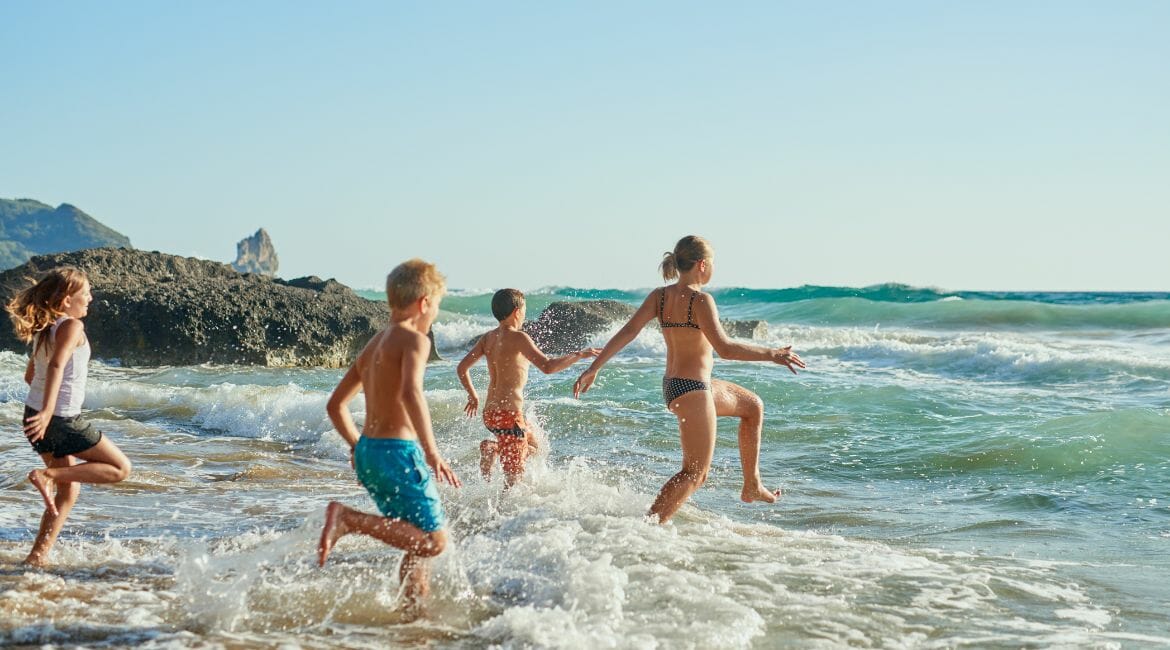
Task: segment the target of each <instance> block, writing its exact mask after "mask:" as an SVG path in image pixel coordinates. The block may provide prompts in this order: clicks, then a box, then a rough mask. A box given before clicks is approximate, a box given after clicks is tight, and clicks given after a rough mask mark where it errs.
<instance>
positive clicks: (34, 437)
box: [24, 411, 53, 442]
mask: <svg viewBox="0 0 1170 650" xmlns="http://www.w3.org/2000/svg"><path fill="white" fill-rule="evenodd" d="M52 417H53V412H52V411H41V412H40V413H37V414H36V415H34V416H32V417H29V418H26V419H25V421H24V435H25V437H26V438H28V441H29V442H37V441H39V440H40V439H41V438H44V437H45V430H46V429H48V428H49V421H50V420H51V419H52Z"/></svg>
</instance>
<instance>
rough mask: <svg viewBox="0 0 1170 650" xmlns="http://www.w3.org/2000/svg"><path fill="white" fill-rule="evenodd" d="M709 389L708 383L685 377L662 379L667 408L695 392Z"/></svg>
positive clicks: (663, 396) (663, 395) (663, 397)
mask: <svg viewBox="0 0 1170 650" xmlns="http://www.w3.org/2000/svg"><path fill="white" fill-rule="evenodd" d="M707 389H708V388H707V383H706V382H703V381H698V380H697V379H686V378H685V377H663V378H662V399H663V400H665V401H666V405H667V406H670V403H671V402H673V401H674V400H676V399H678V398H680V397H682V396H683V395H686V394H687V393H689V392H691V391H693V390H707Z"/></svg>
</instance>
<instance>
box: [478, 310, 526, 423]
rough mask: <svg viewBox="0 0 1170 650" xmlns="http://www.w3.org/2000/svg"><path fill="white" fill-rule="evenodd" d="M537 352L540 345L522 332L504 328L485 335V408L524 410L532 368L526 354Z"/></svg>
mask: <svg viewBox="0 0 1170 650" xmlns="http://www.w3.org/2000/svg"><path fill="white" fill-rule="evenodd" d="M533 349H536V343H534V342H533V341H532V338H531V337H529V336H528V334H526V333H525V332H524V331H522V330H514V329H510V328H507V327H504V326H502V325H501V326H500V327H497V328H496V329H494V330H492V331H490V332H488V333H487V334H485V335H484V336H483V353H484V357H485V358H486V359H487V367H488V392H487V401H486V402H485V403H484V408H485V409H493V410H494V409H500V410H506V411H520V410H522V408H523V406H524V387H525V386H526V385H527V384H528V368H529V366H530V365H531V363H530V362H529V360H528V356H526V353H527V354H528V355H530V354H531V351H532V350H533Z"/></svg>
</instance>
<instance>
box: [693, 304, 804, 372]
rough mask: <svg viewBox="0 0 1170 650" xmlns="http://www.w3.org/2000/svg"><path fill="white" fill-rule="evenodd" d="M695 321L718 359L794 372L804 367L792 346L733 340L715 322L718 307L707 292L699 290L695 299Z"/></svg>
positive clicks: (720, 324) (719, 324) (716, 320)
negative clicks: (774, 365) (764, 363)
mask: <svg viewBox="0 0 1170 650" xmlns="http://www.w3.org/2000/svg"><path fill="white" fill-rule="evenodd" d="M695 322H696V323H698V325H699V329H701V330H702V332H703V335H704V336H706V337H707V341H708V342H710V343H711V347H712V348H713V349H714V350H715V354H718V355H719V357H720V358H722V359H727V360H728V361H771V362H772V363H777V364H780V365H782V366H786V367H787V368H788V369H789V370H791V371H792V374H794V375H795V374H796V369H797V368H804V367H805V365H804V361H802V360H801V359H800V357H799V356H797V354H796V353H795V352H793V351H792V346H791V345H789V346H788V347H783V348H765V347H763V346H760V345H748V344H746V343H739V342H737V341H733V340H732V339H731V337H729V336H728V335H727V332H726V331H724V329H723V324H722V323H720V322H719V308H718V307H716V306H715V299H714V298H713V297H711V294H708V293H701V294H699V299H698V300H697V301H695Z"/></svg>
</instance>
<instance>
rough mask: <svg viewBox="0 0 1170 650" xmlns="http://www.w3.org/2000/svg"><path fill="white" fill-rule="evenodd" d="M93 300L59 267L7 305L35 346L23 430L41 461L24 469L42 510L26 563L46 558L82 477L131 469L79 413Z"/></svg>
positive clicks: (95, 479) (76, 275)
mask: <svg viewBox="0 0 1170 650" xmlns="http://www.w3.org/2000/svg"><path fill="white" fill-rule="evenodd" d="M92 300H93V296H92V295H90V291H89V280H88V278H86V277H85V274H84V273H82V272H81V271H79V270H78V269H75V268H72V267H59V268H56V269H52V270H50V271H48V272H47V273H45V275H44V276H43V277H42V278H41V279H40V280H39V281H38V282H37V283H36V284H34V285H33V286H31V287H29V288H27V289H25V290H23V291H20V292H18V293H17V294H16V295H15V296H14V297H13V298H12V300H10V301H9V302H8V304H7V310H8V314H9V316H10V317H11V318H12V324H13V327H15V328H16V334H17V336H18V337H20V339H21V340H23V341H25V342H28V343H31V344H32V346H33V350H32V354H31V355H30V357H29V360H28V368H27V369H26V370H25V373H24V380H25V381H26V382H28V385H29V388H28V397H26V398H25V401H24V403H25V409H24V435H25V437H26V438H27V439H28V442H29V444H30V445H32V448H33V450H34V451H35V452H36V453H37V454H39V455H40V457H41V460H42V461H43V462H44V464H45V468H44V469H34V470H32V471H31V472H29V474H28V480H29V481H30V482H31V483H32V484H33V486H34V487H36V488H37V491H38V492H40V495H41V498H42V499H43V500H44V502H45V512H44V514H43V515H42V516H41V525H40V528H39V529H38V531H37V537H36V540H35V541H34V542H33V547H32V550H31V551H29V554H28V557H26V558H25V560H24V561H25V563H26V564H32V565H37V566H43V565H45V564H48V555H49V550H50V549H52V547H53V543H54V542H55V541H56V540H57V534H58V533H60V532H61V527H62V526H64V525H65V518H66V517H67V516H68V515H69V511H70V510H71V509H72V508H73V504H74V503H76V501H77V496H78V495H79V494H80V493H81V484H82V483H117V482H118V481H121V480H124V479H125V478H126V477H127V476H129V475H130V461H129V460H127V459H126V456H125V455H124V454H123V453H122V451H121V450H120V449H118V447H117V446H115V445H114V443H113V442H111V441H110V439H109V438H107V437H105V436H103V435H102V433H101V432H100V431H98V430H96V429H95V428H94V427H93V425H91V424H90V423H89V422H87V421H86V420H85V419H83V418H82V417H81V405H82V402H84V401H85V383H86V377H87V375H88V367H89V357H90V345H89V340H88V338H87V337H86V336H85V326H84V325H82V323H81V319H82V318H85V316H86V315H87V314H88V313H89V304H90V302H91V301H92Z"/></svg>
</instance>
